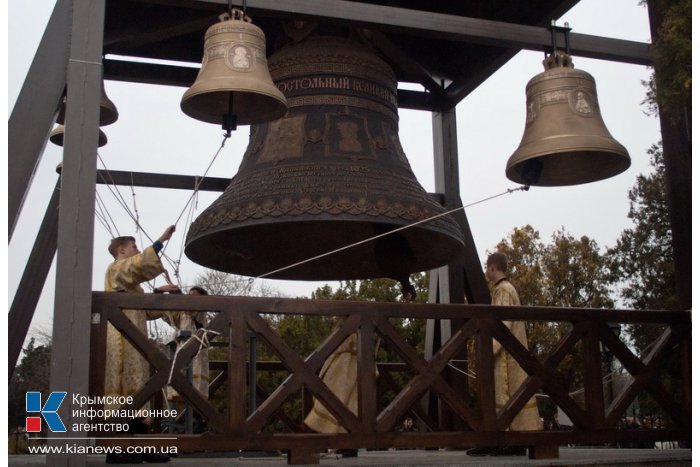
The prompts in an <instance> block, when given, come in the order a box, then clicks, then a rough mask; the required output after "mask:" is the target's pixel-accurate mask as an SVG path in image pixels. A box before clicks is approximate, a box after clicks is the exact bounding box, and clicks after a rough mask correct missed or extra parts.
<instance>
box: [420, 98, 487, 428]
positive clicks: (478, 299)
mask: <svg viewBox="0 0 700 467" xmlns="http://www.w3.org/2000/svg"><path fill="white" fill-rule="evenodd" d="M433 157H434V165H435V191H436V192H437V193H444V195H445V208H447V209H454V208H457V207H459V206H462V205H463V203H462V199H461V197H460V194H459V162H458V150H457V116H456V111H455V108H454V107H453V108H451V109H449V110H444V111H441V112H434V113H433ZM453 216H454V218H455V220H456V221H457V222H458V224H459V226H460V229H461V231H462V234H463V239H464V248H463V249H462V251H461V252H460V253H459V254H458V255H456V256H455V258H454V259H453V260H452V261H451V262H450V264H449V265H447V266H443V267H441V268H439V269H436V270H433V271H431V281H430V287H431V290H429V295H430V297H432V298H433V300H434V302H436V303H464V302H465V299H466V300H467V301H469V302H470V303H488V302H489V301H490V299H489V293H488V288H487V287H486V281H485V279H484V274H483V271H482V270H481V263H480V260H479V255H478V254H477V252H476V246H475V245H474V239H473V238H472V234H471V229H470V228H469V223H468V222H467V217H466V215H465V213H464V211H459V212H457V213H455V214H454V215H453ZM434 276H437V281H435V280H433V277H434ZM436 288H437V290H435V289H436ZM437 325H438V323H436V322H434V321H432V320H431V321H429V322H428V323H427V326H426V334H427V335H426V346H425V357H426V358H429V357H430V356H432V353H433V351H434V348H435V344H436V343H437V341H438V340H439V341H440V343H444V342H446V341H447V339H449V338H450V336H451V335H452V333H453V331H454V330H455V329H456V328H457V327H459V326H461V325H462V322H460V321H455V322H448V321H443V322H440V323H439V327H437ZM438 336H439V339H438ZM429 344H430V345H429ZM456 360H458V361H455V362H453V363H452V365H453V366H454V367H456V368H458V369H459V370H461V371H455V370H448V378H449V381H450V383H451V385H452V386H453V387H454V388H457V389H458V390H459V391H460V392H466V388H467V386H468V384H469V381H468V379H467V378H466V376H465V375H466V373H467V371H466V369H467V366H466V365H467V364H466V361H467V350H466V347H465V348H464V349H463V351H462V352H460V353H459V354H457V355H456ZM440 418H441V420H440V425H441V426H443V427H446V426H447V425H448V424H450V422H449V421H448V420H444V419H446V418H449V413H447V412H441V415H440ZM456 423H459V422H457V421H456ZM452 428H454V429H461V428H463V427H461V426H455V427H452Z"/></svg>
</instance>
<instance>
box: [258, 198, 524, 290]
mask: <svg viewBox="0 0 700 467" xmlns="http://www.w3.org/2000/svg"><path fill="white" fill-rule="evenodd" d="M529 189H530V186H529V185H523V186H521V187H518V188H510V189H508V190H506V191H504V192H502V193H499V194H497V195H493V196H489V197H487V198H484V199H481V200H479V201H475V202H473V203H470V204H465V205H464V206H459V207H457V208H454V209H450V210H449V211H445V212H443V213H440V214H436V215H434V216H431V217H428V218H426V219H422V220H420V221H417V222H414V223H412V224H408V225H404V226H402V227H398V228H396V229H394V230H390V231H389V232H384V233H381V234H379V235H375V236H374V237H369V238H365V239H364V240H360V241H359V242H355V243H351V244H349V245H345V246H343V247H340V248H336V249H335V250H331V251H327V252H326V253H321V254H320V255H316V256H313V257H311V258H308V259H305V260H302V261H298V262H296V263H293V264H290V265H288V266H284V267H281V268H279V269H275V270H274V271H270V272H266V273H265V274H261V275H259V276H256V277H253V278H251V281H253V280H255V279H262V278H264V277H267V276H271V275H273V274H277V273H278V272H282V271H286V270H287V269H291V268H294V267H297V266H301V265H302V264H306V263H310V262H312V261H316V260H317V259H321V258H325V257H326V256H330V255H333V254H335V253H339V252H341V251H344V250H348V249H350V248H354V247H356V246H359V245H362V244H364V243H368V242H371V241H374V240H376V239H378V238H382V237H386V236H387V235H392V234H395V233H396V232H400V231H402V230H406V229H410V228H411V227H415V226H417V225H420V224H425V223H426V222H430V221H433V220H435V219H438V218H440V217H443V216H447V215H449V214H452V213H454V212H457V211H461V210H462V209H466V208H468V207H472V206H476V205H477V204H480V203H484V202H486V201H489V200H492V199H495V198H498V197H499V196H503V195H507V194H510V193H514V192H516V191H528V190H529Z"/></svg>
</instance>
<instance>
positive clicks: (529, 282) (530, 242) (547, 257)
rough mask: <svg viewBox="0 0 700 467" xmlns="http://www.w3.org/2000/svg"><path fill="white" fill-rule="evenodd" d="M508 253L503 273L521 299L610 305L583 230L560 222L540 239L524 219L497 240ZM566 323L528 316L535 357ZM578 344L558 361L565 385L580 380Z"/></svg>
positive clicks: (601, 268)
mask: <svg viewBox="0 0 700 467" xmlns="http://www.w3.org/2000/svg"><path fill="white" fill-rule="evenodd" d="M496 251H500V252H502V253H505V254H506V256H508V265H509V271H508V277H509V279H510V281H511V282H512V283H513V285H514V286H515V288H516V290H517V291H518V295H519V296H520V301H521V303H522V304H523V305H532V306H558V307H584V308H601V307H612V305H613V300H612V298H611V297H610V275H609V273H608V271H607V267H606V262H605V259H604V257H603V256H602V255H601V254H600V252H599V248H598V245H597V243H596V242H595V241H594V240H592V239H590V238H589V237H587V236H585V235H584V236H582V237H581V238H579V239H576V238H574V237H573V236H572V235H571V234H569V233H567V232H566V231H565V230H564V229H563V228H562V230H559V231H557V232H554V233H553V234H552V242H551V243H550V244H545V243H544V242H543V241H542V240H541V238H540V234H539V232H538V231H537V230H535V229H534V228H533V227H532V226H530V225H526V226H524V227H521V228H515V229H513V231H512V232H511V234H510V236H509V237H508V238H504V239H503V240H501V241H500V242H499V243H498V245H496ZM570 328H571V325H570V324H569V323H560V322H542V321H536V322H528V323H527V334H528V343H529V347H530V349H531V351H532V352H533V354H534V355H536V356H538V357H540V358H541V357H543V356H544V355H546V354H548V353H549V351H550V350H551V349H552V348H553V346H554V345H555V344H556V343H557V342H558V341H559V340H560V339H561V337H562V336H563V335H564V334H565V333H566V332H568V331H569V329H570ZM582 364H583V361H582V356H581V349H580V345H577V346H576V347H574V349H573V352H572V353H571V354H569V355H567V356H566V357H565V359H564V360H563V361H562V363H561V364H560V365H559V367H558V377H559V381H560V383H561V384H562V385H563V386H564V387H566V388H569V389H570V390H573V389H575V388H578V387H579V386H580V385H581V382H582V378H583V376H582V373H581V368H582V367H583V365H582Z"/></svg>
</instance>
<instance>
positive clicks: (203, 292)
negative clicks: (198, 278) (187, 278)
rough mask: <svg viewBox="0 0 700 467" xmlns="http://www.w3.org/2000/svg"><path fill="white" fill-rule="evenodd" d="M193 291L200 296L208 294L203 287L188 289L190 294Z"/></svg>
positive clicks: (196, 286)
mask: <svg viewBox="0 0 700 467" xmlns="http://www.w3.org/2000/svg"><path fill="white" fill-rule="evenodd" d="M193 290H196V291H197V292H199V294H200V295H209V292H207V290H206V289H205V288H204V287H200V286H198V285H195V286H193V287H191V288H190V292H192V291H193Z"/></svg>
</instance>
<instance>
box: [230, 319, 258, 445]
mask: <svg viewBox="0 0 700 467" xmlns="http://www.w3.org/2000/svg"><path fill="white" fill-rule="evenodd" d="M224 313H228V314H229V318H230V319H229V322H230V323H231V327H230V330H229V352H228V358H229V361H228V425H229V430H230V431H231V432H232V433H234V434H238V435H242V434H244V433H245V421H246V394H245V387H246V385H245V381H246V358H247V356H248V352H247V349H246V342H247V337H248V333H247V332H246V331H247V327H246V319H245V314H246V313H247V310H245V311H244V310H241V309H228V310H226V311H225V312H224ZM249 387H250V388H253V389H252V390H255V389H254V388H255V386H254V385H251V386H249Z"/></svg>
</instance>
